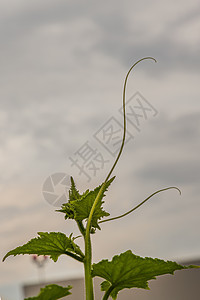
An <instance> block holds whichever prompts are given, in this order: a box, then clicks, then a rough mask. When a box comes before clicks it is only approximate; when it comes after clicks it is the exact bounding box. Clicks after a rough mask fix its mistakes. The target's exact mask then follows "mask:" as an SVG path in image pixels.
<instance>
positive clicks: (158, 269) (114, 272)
mask: <svg viewBox="0 0 200 300" xmlns="http://www.w3.org/2000/svg"><path fill="white" fill-rule="evenodd" d="M195 267H196V266H187V267H186V266H182V265H179V264H177V263H176V262H172V261H164V260H160V259H157V258H155V259H153V258H150V257H146V258H142V257H140V256H136V255H134V254H133V253H132V252H131V251H130V250H128V251H126V252H124V253H122V254H120V255H116V256H114V257H113V259H112V261H108V260H102V261H100V262H99V263H97V264H93V270H92V277H95V276H99V277H102V278H104V279H106V281H104V282H103V283H102V284H101V288H102V290H103V291H105V292H107V293H109V292H108V289H109V291H110V292H111V293H110V295H111V297H112V298H113V299H116V298H117V294H118V292H119V291H120V290H122V289H124V288H133V287H136V288H143V289H149V286H148V280H150V279H156V277H155V276H159V275H164V274H173V273H174V271H176V270H182V269H188V268H195ZM106 299H107V298H106Z"/></svg>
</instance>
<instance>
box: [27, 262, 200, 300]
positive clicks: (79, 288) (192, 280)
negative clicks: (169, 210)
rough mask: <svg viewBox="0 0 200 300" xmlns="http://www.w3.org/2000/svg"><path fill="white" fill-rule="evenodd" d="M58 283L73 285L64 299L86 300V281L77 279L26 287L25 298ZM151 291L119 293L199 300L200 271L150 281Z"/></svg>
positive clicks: (145, 299) (123, 298) (142, 299)
mask: <svg viewBox="0 0 200 300" xmlns="http://www.w3.org/2000/svg"><path fill="white" fill-rule="evenodd" d="M182 264H183V265H191V264H194V265H200V260H197V261H190V262H187V263H185V262H182ZM101 282H102V280H101V279H100V278H95V296H96V298H95V299H97V300H100V299H102V295H103V294H102V292H101V291H100V287H99V284H100V283H101ZM51 283H56V284H59V285H62V286H67V285H72V286H73V288H72V290H71V291H72V295H70V296H67V297H64V298H62V299H67V300H84V280H83V278H76V279H72V280H63V281H59V282H48V283H47V282H46V283H45V284H31V285H24V286H23V292H24V297H31V296H36V295H37V294H38V293H39V291H40V288H41V287H44V286H45V285H47V284H51ZM149 286H150V290H143V289H126V290H123V291H121V292H119V296H118V298H117V299H119V300H130V299H137V300H190V299H192V300H199V299H200V294H199V286H200V269H189V270H182V271H176V272H175V275H163V276H160V277H158V278H157V279H156V280H151V281H150V284H149Z"/></svg>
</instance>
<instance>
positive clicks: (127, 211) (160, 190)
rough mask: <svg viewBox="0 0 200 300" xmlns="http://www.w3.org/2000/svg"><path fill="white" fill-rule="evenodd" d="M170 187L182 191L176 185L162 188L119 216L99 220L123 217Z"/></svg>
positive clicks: (106, 220)
mask: <svg viewBox="0 0 200 300" xmlns="http://www.w3.org/2000/svg"><path fill="white" fill-rule="evenodd" d="M170 189H176V190H178V191H179V193H180V194H181V191H180V190H179V188H177V187H175V186H171V187H167V188H164V189H161V190H159V191H156V192H154V193H153V194H151V195H150V196H149V197H147V198H146V199H145V200H143V201H142V202H141V203H139V204H138V205H136V206H135V207H134V208H132V209H131V210H129V211H127V212H126V213H124V214H122V215H119V216H117V217H113V218H109V219H105V220H102V221H99V223H104V222H108V221H113V220H117V219H120V218H123V217H125V216H127V215H128V214H130V213H132V212H133V211H134V210H136V209H137V208H139V207H140V206H142V205H143V204H144V203H145V202H146V201H148V200H149V199H150V198H151V197H153V196H154V195H156V194H158V193H160V192H163V191H166V190H170Z"/></svg>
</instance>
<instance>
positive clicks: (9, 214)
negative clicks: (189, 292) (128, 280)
mask: <svg viewBox="0 0 200 300" xmlns="http://www.w3.org/2000/svg"><path fill="white" fill-rule="evenodd" d="M0 20H1V26H0V44H1V46H0V49H1V51H0V53H1V55H0V66H1V68H0V72H1V81H0V143H1V147H0V169H1V173H0V192H1V194H0V195H1V209H0V238H1V250H0V253H1V257H3V256H4V255H5V253H6V252H7V251H9V250H11V249H13V248H15V247H16V246H19V245H21V244H23V243H25V242H27V241H28V240H29V239H31V238H32V237H35V236H36V233H37V232H38V231H62V232H65V233H66V234H70V233H71V232H75V234H76V233H77V230H76V227H75V226H74V225H73V222H71V221H69V222H66V221H65V220H64V217H63V215H61V214H59V213H55V212H54V210H55V208H54V207H53V206H51V205H50V204H49V203H47V202H46V201H45V199H44V197H43V195H42V186H43V183H44V181H45V180H46V178H47V177H48V176H50V175H52V174H54V173H59V172H64V173H66V174H69V175H73V177H74V178H75V180H76V182H77V187H78V188H79V189H80V191H84V190H85V189H87V188H91V189H92V188H94V187H95V185H97V184H100V183H101V182H102V181H103V179H104V178H105V176H106V172H107V171H108V169H109V167H110V166H111V164H112V161H113V157H112V156H111V155H110V154H109V153H108V152H106V151H105V149H104V148H103V147H102V146H101V145H100V144H99V143H98V142H97V141H96V140H95V139H94V134H95V133H96V132H97V131H98V130H99V128H101V126H102V125H103V124H104V123H105V122H106V121H107V120H108V119H109V118H110V117H112V116H113V117H114V118H116V119H117V120H118V121H119V122H122V117H121V115H120V113H119V109H120V107H121V95H122V88H123V81H124V77H125V74H126V72H127V71H128V69H129V68H130V66H131V65H132V64H133V63H134V62H135V61H136V60H138V59H140V58H142V57H144V56H153V57H155V58H156V59H157V61H158V63H157V64H155V63H154V62H153V61H144V62H142V63H141V64H140V65H138V66H137V67H136V69H135V70H134V72H133V73H132V74H131V75H130V78H129V81H128V89H127V99H128V98H130V97H131V96H132V95H133V94H135V93H136V92H137V91H138V92H140V94H141V95H143V96H144V97H145V99H147V101H148V103H150V104H151V105H152V106H153V107H154V108H155V109H156V110H157V111H158V113H157V115H156V116H155V117H153V116H152V115H151V116H149V117H148V119H147V120H146V121H144V122H143V123H142V127H141V131H140V133H139V134H137V135H136V136H135V139H134V140H130V141H129V142H128V143H127V145H126V148H125V151H124V153H123V155H122V158H121V161H120V162H119V164H118V166H117V168H116V170H115V172H114V174H115V175H116V176H117V178H116V179H115V182H113V184H112V186H111V187H110V190H109V192H108V193H107V202H106V204H105V208H106V210H107V211H108V212H110V213H111V215H112V216H115V215H118V214H120V213H123V212H125V211H126V210H129V209H130V208H132V207H133V206H135V205H137V204H138V203H139V202H141V201H142V200H143V199H144V198H145V197H147V196H148V195H149V194H151V193H153V192H154V191H156V190H157V189H160V188H164V187H167V186H178V187H179V188H180V189H181V191H182V196H181V197H180V196H179V194H178V192H177V191H175V190H171V191H168V192H166V193H163V194H160V195H159V196H155V197H154V198H153V199H152V200H151V201H150V202H148V203H147V204H145V205H144V206H143V207H142V208H140V209H139V210H138V211H137V212H135V214H133V215H129V216H127V217H126V219H122V220H121V221H119V220H118V221H115V222H113V223H112V222H109V223H105V224H102V231H99V232H98V233H97V234H96V235H95V236H94V237H93V241H94V248H93V250H94V255H93V259H94V261H98V260H100V259H102V258H109V259H110V258H111V257H112V256H113V255H114V254H118V253H120V252H122V251H125V250H127V249H131V250H132V251H133V252H134V253H136V254H138V255H141V256H152V257H159V258H164V259H178V260H187V259H193V258H200V234H199V230H197V229H198V228H199V226H200V218H199V210H200V199H199V194H200V185H199V178H200V159H199V153H200V139H199V136H200V101H199V96H200V90H199V82H200V59H199V51H200V36H199V32H200V4H199V1H197V0H191V1H180V0H179V1H172V0H171V1H168V2H167V3H166V2H164V1H156V0H151V1H138V2H136V1H135V2H133V1H130V0H127V1H126V0H125V1H118V2H116V1H107V2H105V3H104V2H94V1H86V2H82V1H73V2H72V1H60V0H57V1H51V0H48V1H46V0H44V1H42V2H41V1H38V0H35V1H31V0H30V1H26V0H23V1H20V0H11V1H9V2H8V1H4V0H1V1H0ZM128 129H129V131H130V132H131V131H132V130H133V128H132V127H131V126H130V124H128ZM86 141H88V142H89V144H91V145H92V146H93V147H94V148H96V149H97V150H98V151H99V152H101V153H102V155H104V156H105V157H106V158H107V160H108V163H107V164H106V165H105V167H104V168H103V169H102V170H100V171H99V172H98V173H97V175H96V176H95V177H94V178H93V179H92V180H91V181H90V182H89V183H88V182H87V178H86V177H85V176H84V175H79V172H78V169H77V168H76V167H72V166H71V163H70V160H69V157H73V156H74V154H75V152H76V151H77V150H78V149H79V148H80V147H81V146H82V145H83V144H84V143H85V142H86ZM80 242H81V241H80ZM79 274H82V266H79V264H78V263H76V262H73V261H72V260H70V259H68V258H63V257H61V258H60V259H59V261H58V263H57V264H55V263H53V262H49V263H48V264H47V266H46V278H47V279H56V278H62V277H63V276H68V277H70V276H76V275H79ZM34 280H35V281H36V280H38V274H37V269H36V266H34V265H33V263H32V262H31V259H30V257H28V256H24V257H23V256H19V257H15V258H13V257H10V258H8V259H7V261H5V262H4V263H0V285H1V286H2V293H4V294H5V295H6V294H7V299H10V300H12V299H13V300H14V299H16V298H14V296H12V295H10V296H9V295H8V292H7V289H6V288H5V286H14V285H16V284H18V283H25V282H30V281H34ZM3 286H4V288H3ZM9 290H10V291H11V289H9ZM2 295H3V294H2ZM9 297H10V298H9Z"/></svg>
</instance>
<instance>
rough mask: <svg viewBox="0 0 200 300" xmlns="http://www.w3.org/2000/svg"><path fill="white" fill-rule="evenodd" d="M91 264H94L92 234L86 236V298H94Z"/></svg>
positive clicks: (92, 299) (89, 299) (88, 299)
mask: <svg viewBox="0 0 200 300" xmlns="http://www.w3.org/2000/svg"><path fill="white" fill-rule="evenodd" d="M91 266H92V246H91V239H90V234H89V236H87V235H86V236H85V260H84V269H85V293H86V300H94V292H93V281H92V276H91Z"/></svg>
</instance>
